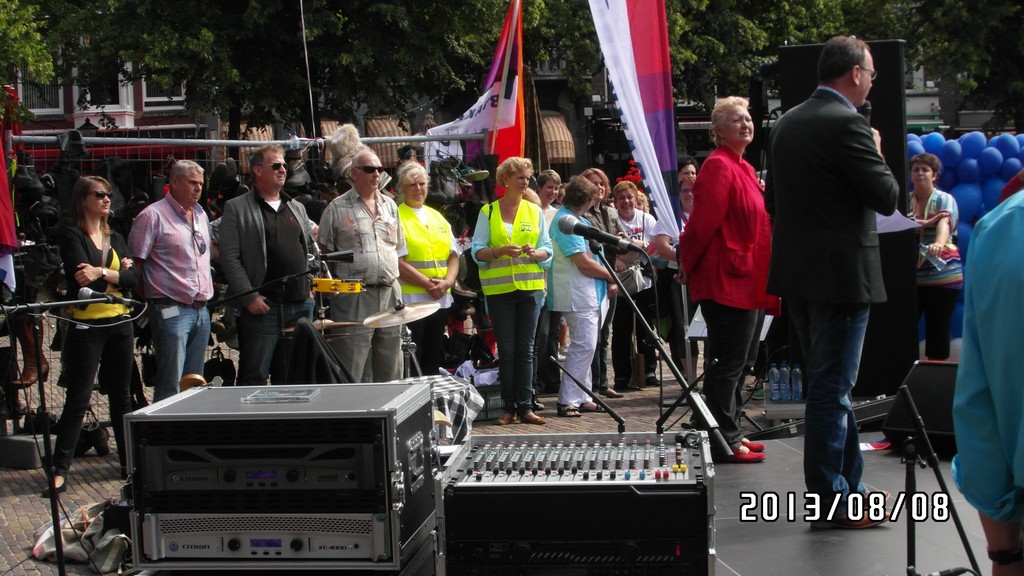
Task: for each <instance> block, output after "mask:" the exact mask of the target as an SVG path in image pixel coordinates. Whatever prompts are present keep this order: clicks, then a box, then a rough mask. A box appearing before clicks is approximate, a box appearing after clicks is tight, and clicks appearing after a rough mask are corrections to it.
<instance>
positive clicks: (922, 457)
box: [897, 384, 981, 576]
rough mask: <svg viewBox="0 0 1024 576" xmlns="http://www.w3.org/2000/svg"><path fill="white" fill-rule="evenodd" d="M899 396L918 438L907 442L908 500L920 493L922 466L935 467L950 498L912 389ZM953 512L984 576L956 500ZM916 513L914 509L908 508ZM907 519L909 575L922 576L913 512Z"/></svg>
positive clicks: (975, 566)
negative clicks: (917, 470)
mask: <svg viewBox="0 0 1024 576" xmlns="http://www.w3.org/2000/svg"><path fill="white" fill-rule="evenodd" d="M897 394H902V395H903V399H904V400H905V401H906V407H907V412H909V413H910V420H911V422H912V423H913V425H914V432H915V433H916V434H917V435H916V436H910V437H909V438H907V439H906V440H904V441H903V459H904V463H905V464H906V466H907V468H906V481H905V482H906V486H905V487H904V488H905V490H906V491H905V494H907V495H908V497H909V496H910V495H912V494H915V493H916V490H917V478H916V476H915V466H916V465H917V464H918V463H920V465H921V467H922V468H925V467H931V469H932V471H933V472H934V473H935V480H936V482H938V484H939V493H941V494H945V495H946V496H947V498H948V497H949V487H948V486H947V485H946V479H945V478H943V476H942V471H941V470H939V458H938V456H936V455H935V450H934V449H933V448H932V442H931V440H930V439H929V438H928V433H927V432H926V431H925V429H924V420H923V419H922V418H921V413H920V412H918V411H917V404H915V403H914V398H913V397H912V396H911V395H910V389H908V388H907V385H906V384H902V385H900V387H899V390H898V391H897ZM918 447H920V448H922V449H923V450H922V451H921V452H918ZM948 501H949V513H950V516H952V518H953V524H954V525H956V531H957V534H959V535H960V542H961V543H963V546H964V551H965V552H966V553H967V559H968V560H969V561H970V562H971V568H973V569H974V573H975V574H981V568H979V567H978V560H977V559H976V558H975V557H974V551H973V550H972V549H971V543H970V542H968V540H967V533H966V532H965V531H964V525H963V524H962V523H961V522H960V515H959V514H957V512H956V505H955V504H954V503H953V499H952V498H949V500H948ZM907 507H908V508H910V509H911V510H913V506H907ZM907 516H908V518H907V575H908V576H919V574H918V573H917V570H916V569H915V568H914V564H915V562H916V561H917V558H916V548H917V543H916V538H917V532H916V524H917V521H916V520H914V514H913V512H910V513H908V515H907ZM965 572H967V570H966V569H961V568H955V569H952V570H949V571H945V570H944V571H942V572H941V573H942V574H963V573H965Z"/></svg>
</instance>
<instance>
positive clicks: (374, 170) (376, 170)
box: [355, 166, 387, 174]
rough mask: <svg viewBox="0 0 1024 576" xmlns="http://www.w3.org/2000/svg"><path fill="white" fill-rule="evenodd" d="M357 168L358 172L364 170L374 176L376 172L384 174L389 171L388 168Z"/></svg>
mask: <svg viewBox="0 0 1024 576" xmlns="http://www.w3.org/2000/svg"><path fill="white" fill-rule="evenodd" d="M355 168H356V170H362V171H363V172H366V173H367V174H373V173H374V172H376V173H378V174H383V173H384V172H385V171H386V170H387V168H385V167H383V166H356V167H355Z"/></svg>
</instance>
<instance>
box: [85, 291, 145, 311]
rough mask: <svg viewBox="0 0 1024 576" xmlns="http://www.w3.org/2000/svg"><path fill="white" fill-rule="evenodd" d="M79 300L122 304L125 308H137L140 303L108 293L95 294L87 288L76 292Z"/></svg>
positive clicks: (95, 292)
mask: <svg viewBox="0 0 1024 576" xmlns="http://www.w3.org/2000/svg"><path fill="white" fill-rule="evenodd" d="M78 299H79V300H106V301H107V302H109V303H111V304H124V305H125V306H137V305H139V304H141V302H139V301H137V300H132V299H130V298H121V297H120V296H115V295H113V294H110V293H108V292H97V291H95V290H93V289H92V288H89V287H87V286H86V287H82V288H81V289H79V290H78Z"/></svg>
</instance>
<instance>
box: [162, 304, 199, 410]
mask: <svg viewBox="0 0 1024 576" xmlns="http://www.w3.org/2000/svg"><path fill="white" fill-rule="evenodd" d="M166 309H172V310H173V309H176V310H177V311H178V314H177V315H176V316H174V317H172V318H166V319H165V318H163V317H161V311H163V310H166ZM149 325H150V328H151V330H152V332H153V351H154V352H155V353H156V377H155V379H156V384H154V386H153V401H154V402H159V401H161V400H163V399H164V398H170V397H171V396H174V395H175V394H177V393H178V382H180V381H181V377H182V375H184V374H202V373H203V363H204V362H205V361H206V347H207V345H208V344H209V342H210V312H209V310H207V309H206V308H200V309H198V310H195V309H193V308H189V307H187V306H150V311H149Z"/></svg>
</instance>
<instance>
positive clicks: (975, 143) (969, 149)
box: [960, 132, 988, 158]
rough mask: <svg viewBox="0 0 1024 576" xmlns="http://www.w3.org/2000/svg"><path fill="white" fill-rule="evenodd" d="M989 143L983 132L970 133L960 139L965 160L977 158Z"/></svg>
mask: <svg viewBox="0 0 1024 576" xmlns="http://www.w3.org/2000/svg"><path fill="white" fill-rule="evenodd" d="M987 144H988V142H987V141H986V140H985V135H984V134H982V133H981V132H968V133H967V134H964V135H963V136H961V137H960V146H962V147H963V150H964V158H977V157H978V156H980V155H981V151H982V150H984V149H985V146H986V145H987Z"/></svg>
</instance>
